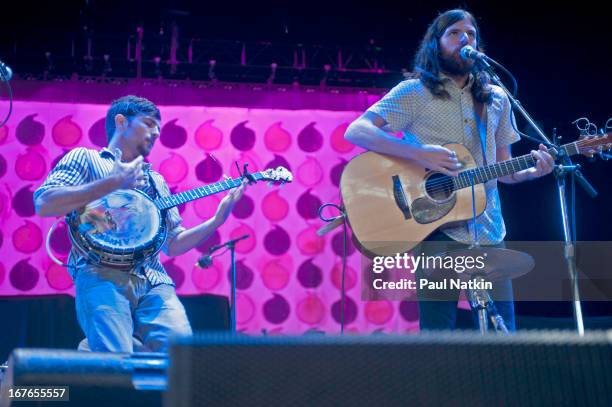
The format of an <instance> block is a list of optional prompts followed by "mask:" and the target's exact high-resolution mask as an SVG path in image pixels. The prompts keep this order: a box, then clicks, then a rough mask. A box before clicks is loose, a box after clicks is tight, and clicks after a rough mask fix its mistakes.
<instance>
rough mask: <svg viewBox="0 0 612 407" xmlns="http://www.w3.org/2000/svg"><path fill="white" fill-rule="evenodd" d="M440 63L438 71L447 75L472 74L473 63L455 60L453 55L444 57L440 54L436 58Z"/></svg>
mask: <svg viewBox="0 0 612 407" xmlns="http://www.w3.org/2000/svg"><path fill="white" fill-rule="evenodd" d="M438 60H439V62H440V70H441V71H442V72H444V73H446V74H449V75H453V76H454V75H466V74H468V73H470V72H472V69H473V68H474V62H473V61H466V60H464V59H463V58H461V59H460V60H457V59H456V58H455V56H454V55H445V54H444V53H442V52H441V53H440V56H439V58H438Z"/></svg>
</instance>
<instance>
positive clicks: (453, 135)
mask: <svg viewBox="0 0 612 407" xmlns="http://www.w3.org/2000/svg"><path fill="white" fill-rule="evenodd" d="M480 44H481V39H480V33H479V30H478V25H477V23H476V20H475V18H474V17H473V16H472V15H471V14H470V13H468V12H467V11H464V10H449V11H446V12H445V13H443V14H441V15H440V16H438V17H437V18H436V19H435V20H434V21H433V22H432V23H431V25H430V26H429V28H428V30H427V32H426V34H425V36H424V38H423V40H422V42H421V45H420V48H419V50H418V52H417V54H416V56H415V71H416V73H417V75H418V79H410V80H405V81H403V82H401V83H400V84H398V85H397V86H395V87H394V88H393V89H392V90H391V91H390V92H389V93H387V94H386V95H385V96H384V97H383V98H382V99H381V100H380V101H378V102H377V103H375V104H374V105H373V106H371V107H370V108H369V109H368V110H367V111H366V112H365V113H364V114H363V115H362V116H361V117H359V118H358V119H357V120H355V121H354V122H353V123H352V124H351V125H350V126H349V128H348V129H347V132H346V135H345V137H346V139H347V140H348V141H350V142H352V143H354V144H356V145H358V146H361V147H363V148H365V149H367V150H370V151H374V152H377V153H382V154H384V155H385V156H378V157H383V159H386V158H384V157H389V162H391V161H393V160H396V157H400V158H402V159H403V160H401V161H405V162H409V163H410V165H413V166H414V165H418V166H419V167H420V168H421V169H422V170H423V172H424V173H425V169H428V170H431V171H435V172H437V173H441V174H440V175H442V174H444V175H446V176H448V177H451V178H450V180H449V178H448V177H445V176H444V175H442V176H443V177H444V178H446V180H447V181H448V182H449V183H451V184H450V185H451V186H452V185H454V186H456V185H457V184H459V183H458V182H457V181H465V180H462V179H460V177H458V175H459V174H460V171H461V170H462V169H463V168H464V166H465V164H466V162H465V161H463V160H462V157H459V156H460V155H461V154H458V153H457V151H456V150H453V149H451V148H446V147H444V146H443V145H445V144H447V145H448V144H449V143H457V144H461V145H463V146H464V147H465V149H467V151H469V153H470V154H471V156H472V157H473V160H474V161H475V165H477V166H483V165H490V164H494V163H497V162H501V161H505V160H509V159H511V155H510V144H512V143H514V142H516V141H518V140H519V139H520V137H519V135H518V134H517V132H516V131H515V130H514V128H513V122H512V121H513V120H514V117H513V115H512V112H511V106H510V102H509V100H508V97H507V96H506V95H505V94H504V92H503V91H502V89H501V88H499V87H497V86H494V85H492V84H491V83H490V80H489V77H488V75H487V74H486V73H485V72H482V71H480V70H479V69H478V67H477V66H475V64H474V62H473V61H469V60H464V59H463V58H462V57H461V55H460V50H461V49H462V48H463V47H465V46H468V45H469V46H471V47H472V48H474V49H476V50H481V48H480ZM387 131H389V132H392V133H397V132H400V131H401V132H403V134H404V138H403V139H398V138H395V137H392V136H390V135H389V134H388V133H387ZM368 154H369V153H368ZM531 156H532V157H533V161H534V162H535V165H534V166H531V167H530V168H527V167H526V166H523V167H522V168H524V169H521V170H519V171H515V172H512V173H511V174H508V175H504V176H499V177H490V174H487V176H489V178H488V180H489V181H488V182H486V183H485V185H484V193H486V202H484V201H483V202H484V204H486V209H485V208H484V205H483V207H482V210H478V211H477V213H481V214H480V215H479V216H478V217H477V219H476V222H475V228H476V229H477V230H476V231H474V225H473V223H472V222H471V221H470V220H468V219H469V218H467V217H464V218H463V220H462V221H460V222H453V223H452V224H451V225H446V226H442V224H441V226H440V227H439V228H438V229H437V230H436V231H435V232H433V233H431V234H429V237H428V239H427V240H430V241H449V242H456V243H457V245H459V247H463V248H465V247H466V246H465V245H469V244H471V243H473V238H474V236H477V237H478V241H477V243H479V244H480V245H491V246H493V245H503V239H504V236H505V233H506V230H505V225H504V221H503V218H502V213H501V207H500V202H499V195H498V191H497V181H496V179H495V178H497V179H498V180H499V181H501V182H504V183H507V184H514V183H518V182H523V181H527V180H532V179H534V178H537V177H541V176H543V175H546V174H548V173H550V172H551V171H552V168H553V163H554V162H553V158H552V156H551V155H550V154H549V153H548V152H547V150H546V148H545V147H544V146H543V145H540V146H539V150H538V151H532V152H531ZM530 158H531V157H530ZM374 159H375V158H374ZM374 159H372V160H374ZM348 168H349V167H348V166H347V169H348ZM346 173H347V170H345V174H343V178H344V177H345V175H346ZM506 174H507V173H506ZM364 175H365V176H366V177H367V176H368V175H367V172H364ZM347 178H348V176H347ZM481 182H483V181H481ZM452 183H455V184H452ZM434 184H435V182H434ZM480 187H481V188H482V186H480ZM350 189H351V188H350V187H348V186H347V187H346V190H347V191H348V190H350ZM464 191H469V190H468V189H465V190H464ZM402 193H403V192H402ZM468 193H469V192H468ZM375 195H376V194H375ZM378 195H381V194H378ZM345 196H346V194H345V191H344V190H343V198H345ZM413 198H414V197H413ZM372 199H377V198H376V197H373V198H372ZM400 201H401V200H400ZM402 202H403V201H402ZM345 205H346V199H345ZM397 206H402V204H401V202H400V203H398V205H397ZM449 208H450V207H449ZM347 209H348V205H347ZM392 210H397V208H390V209H389V211H392ZM403 210H404V211H405V217H406V219H409V218H412V219H410V221H413V219H414V218H415V217H418V216H419V215H421V214H420V213H418V212H417V210H418V205H416V204H415V200H414V199H413V201H412V207H408V206H405V207H403ZM448 210H449V211H450V210H451V209H448ZM470 210H471V206H470ZM386 212H388V211H387V210H386V208H385V209H381V210H380V214H381V216H383V214H384V213H386ZM347 213H348V215H349V221H351V225H352V226H353V230H354V232H355V227H354V225H353V221H352V220H351V215H352V214H351V212H350V211H348V210H347ZM430 213H431V211H430V212H427V211H426V210H423V211H422V216H426V215H427V214H430ZM470 213H471V212H470ZM354 217H356V216H354ZM402 220H403V219H402ZM433 221H434V220H432V219H425V220H421V222H420V223H421V224H426V223H428V222H433ZM377 222H378V223H380V218H378V219H377ZM364 230H365V229H364ZM357 232H358V233H355V234H356V236H357V238H359V232H360V230H358V231H357ZM475 232H476V233H475ZM424 237H425V236H423V238H424ZM404 239H405V240H410V239H413V240H418V239H415V237H414V236H405V237H404ZM360 240H361V239H360ZM398 240H399V238H398ZM453 244H454V243H453ZM461 245H463V246H461ZM454 247H457V246H454ZM374 251H375V250H374ZM418 273H419V271H417V278H418V277H419V275H418ZM417 295H418V298H419V315H420V326H421V329H453V328H454V327H455V324H456V308H457V300H458V296H459V291H458V290H455V291H454V292H446V293H445V295H446V297H445V298H446V299H449V298H450V300H449V301H446V300H445V301H433V300H432V301H429V300H431V299H436V295H437V294H435V293H433V292H429V291H428V290H425V289H423V290H418V291H417ZM491 296H492V298H493V299H494V300H495V299H496V298H503V301H496V304H497V309H498V311H499V313H500V314H501V316H502V317H503V318H504V320H505V322H506V326H507V327H508V329H510V330H513V329H514V328H515V324H514V306H513V302H512V286H511V283H510V281H509V280H505V281H501V282H496V283H495V285H494V289H493V290H492V292H491Z"/></svg>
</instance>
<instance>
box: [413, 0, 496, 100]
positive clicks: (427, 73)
mask: <svg viewBox="0 0 612 407" xmlns="http://www.w3.org/2000/svg"><path fill="white" fill-rule="evenodd" d="M465 19H468V20H470V22H471V23H472V25H473V26H474V28H475V29H476V45H477V48H478V50H479V51H483V50H484V49H483V44H482V39H481V37H480V29H479V28H478V23H477V22H476V18H474V16H473V15H472V14H471V13H470V12H468V11H466V10H463V9H454V10H448V11H445V12H444V13H442V14H440V15H439V16H438V17H436V19H435V20H433V21H432V23H431V24H430V25H429V27H428V28H427V31H426V32H425V35H424V37H423V40H422V41H421V45H420V46H419V49H418V51H417V53H416V55H415V58H414V70H415V71H416V72H417V75H418V77H419V79H420V80H421V82H422V83H423V85H425V87H426V88H427V89H429V90H430V91H431V93H433V94H434V96H437V97H441V98H448V97H449V94H448V92H447V91H446V90H445V89H444V83H443V82H442V80H441V79H440V78H439V75H440V63H439V55H440V48H439V45H440V44H439V41H440V38H441V37H442V35H443V34H444V32H445V31H446V29H447V28H448V27H450V26H451V25H453V24H455V23H456V22H458V21H461V20H465ZM472 73H473V74H474V79H475V80H474V85H473V86H472V95H473V96H474V98H475V99H476V100H477V101H479V102H481V103H490V102H491V99H492V89H491V82H490V78H489V75H488V74H487V73H486V72H484V71H482V70H480V69H478V68H477V67H476V66H475V67H474V70H473V71H472Z"/></svg>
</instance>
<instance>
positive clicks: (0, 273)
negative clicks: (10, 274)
mask: <svg viewBox="0 0 612 407" xmlns="http://www.w3.org/2000/svg"><path fill="white" fill-rule="evenodd" d="M5 276H6V269H5V268H4V264H2V263H0V286H1V285H2V283H4V277H5Z"/></svg>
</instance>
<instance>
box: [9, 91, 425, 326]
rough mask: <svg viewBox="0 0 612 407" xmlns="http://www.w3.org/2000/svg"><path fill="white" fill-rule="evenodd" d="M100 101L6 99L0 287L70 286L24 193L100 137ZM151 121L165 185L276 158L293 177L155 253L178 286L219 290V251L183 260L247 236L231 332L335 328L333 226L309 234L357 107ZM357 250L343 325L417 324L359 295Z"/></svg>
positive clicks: (255, 191) (337, 239)
mask: <svg viewBox="0 0 612 407" xmlns="http://www.w3.org/2000/svg"><path fill="white" fill-rule="evenodd" d="M106 108H107V104H104V105H96V104H68V103H43V102H16V103H15V105H14V110H13V114H12V116H11V119H10V120H9V122H8V125H7V126H5V127H3V128H0V219H1V222H2V229H1V231H0V295H5V296H6V295H37V294H51V293H60V292H61V293H70V294H74V288H73V285H72V281H71V279H70V277H69V276H68V274H67V273H66V271H65V270H64V269H63V268H61V267H59V266H57V265H55V264H54V263H53V262H52V261H51V260H50V259H49V257H48V256H47V254H46V252H45V249H44V239H45V238H46V235H47V232H48V230H49V228H50V226H51V224H52V223H53V221H54V219H42V218H39V217H37V216H35V215H34V207H33V203H32V193H33V191H34V190H35V189H36V187H37V186H38V185H40V184H41V183H42V181H43V180H44V178H45V177H46V174H47V173H48V171H49V170H50V168H52V166H53V165H54V164H55V163H56V162H57V160H58V158H59V157H61V156H62V155H63V154H64V153H65V152H66V151H68V150H70V149H71V148H74V147H76V146H85V147H90V148H99V147H98V146H103V145H105V143H106V139H105V133H104V123H103V118H104V116H105V112H106ZM160 109H161V112H162V119H163V127H162V133H161V137H160V140H159V141H158V143H157V145H156V147H155V148H154V150H153V153H152V154H151V156H150V157H149V159H150V161H151V162H152V163H153V168H154V169H156V170H157V171H159V172H160V173H162V174H163V175H164V177H165V178H166V180H167V182H168V184H169V186H170V188H171V189H172V190H174V191H175V192H180V191H182V190H185V189H190V188H194V187H197V186H201V185H203V184H207V183H212V182H215V181H217V180H218V179H220V177H221V176H222V174H224V173H226V174H228V175H231V176H232V177H235V176H237V174H236V171H235V169H234V167H233V162H234V161H235V160H238V161H239V162H240V163H243V162H248V163H250V170H251V171H255V170H262V169H265V168H268V167H276V166H278V165H284V166H286V167H289V168H290V169H291V171H292V172H293V174H294V176H295V181H294V183H293V184H288V185H285V186H284V187H282V188H280V189H279V188H277V187H271V188H269V187H266V186H265V184H257V185H254V186H252V187H250V188H249V189H248V190H247V192H246V194H245V198H243V200H242V201H241V202H240V203H238V204H237V206H236V208H235V209H234V212H233V216H232V217H230V219H229V220H228V221H227V223H226V224H225V225H224V226H223V227H222V228H221V229H220V230H219V231H218V234H216V235H215V236H213V238H211V239H210V240H209V241H208V242H207V243H206V244H205V245H204V246H203V247H200V248H198V249H196V250H192V251H190V252H189V253H186V254H184V255H182V256H180V257H178V258H174V259H169V258H167V257H165V256H163V255H162V262H163V263H164V264H165V266H166V269H167V270H168V272H169V273H170V275H171V276H172V277H173V279H174V281H175V282H176V284H177V288H178V292H179V294H197V293H215V294H223V295H228V294H229V288H230V287H229V280H228V271H229V253H226V254H224V255H222V256H219V257H216V258H215V261H214V264H213V267H212V268H210V269H205V270H203V269H199V268H196V267H194V263H195V262H196V260H197V259H198V258H199V257H200V256H201V255H202V252H204V251H206V250H207V247H208V246H210V245H212V244H217V243H219V242H221V241H225V240H227V239H230V238H233V237H237V236H240V235H242V234H244V233H249V234H251V235H252V238H251V239H248V240H245V241H242V242H240V243H239V244H238V246H237V249H236V250H237V260H238V266H237V267H238V284H237V286H238V299H237V322H238V329H240V330H243V331H246V332H250V333H259V332H262V330H264V329H265V330H266V331H267V332H268V333H278V334H281V333H292V334H295V333H303V332H305V331H308V330H310V329H317V330H322V331H325V332H329V333H333V332H338V331H339V322H338V321H339V315H340V312H339V311H340V290H339V288H340V271H341V257H340V256H341V254H342V229H341V228H338V229H336V230H334V231H332V232H331V233H330V234H328V235H326V236H324V237H322V238H321V237H318V236H316V234H315V231H316V230H317V229H318V228H319V227H320V226H322V221H320V220H319V219H318V218H317V209H318V207H319V206H320V204H321V203H325V202H335V203H339V193H338V181H339V177H340V174H341V171H342V168H343V165H344V163H346V161H348V160H349V159H350V158H351V157H352V156H354V155H355V154H357V153H358V152H359V149H358V148H356V147H354V146H352V145H351V144H348V143H347V142H345V141H344V139H343V134H344V131H345V129H346V126H347V125H348V123H349V122H351V121H352V120H354V119H355V118H356V117H357V116H358V115H359V114H360V112H356V111H325V110H304V109H302V110H280V109H246V108H237V107H231V108H230V107H197V106H189V107H185V106H160ZM219 198H221V196H215V197H211V198H207V199H203V200H199V201H195V202H191V203H188V204H187V205H185V206H184V207H183V208H181V211H182V216H183V219H184V224H185V225H186V226H187V227H190V226H194V225H196V224H197V223H198V222H201V221H202V220H204V219H207V218H208V217H210V216H211V215H212V214H213V213H214V211H215V209H216V205H217V203H218V201H219ZM69 245H70V243H69V241H68V239H67V236H66V233H65V229H64V228H59V229H58V230H57V232H56V233H55V234H54V236H53V240H52V247H53V249H54V251H55V253H56V254H57V255H58V256H65V255H66V253H67V251H68V249H69ZM359 263H360V256H359V254H358V253H357V252H356V251H355V249H354V248H353V246H352V244H350V242H349V258H348V267H347V274H346V288H347V305H346V319H347V330H348V331H349V332H372V331H384V332H404V331H411V330H415V329H416V327H417V325H418V324H417V321H416V319H417V311H416V305H415V304H414V303H408V302H403V303H398V302H387V301H376V302H365V301H362V300H361V298H360V289H361V287H360V280H361V278H360V276H359V273H358V272H357V271H358V270H359Z"/></svg>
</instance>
